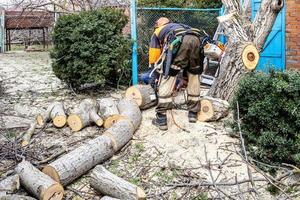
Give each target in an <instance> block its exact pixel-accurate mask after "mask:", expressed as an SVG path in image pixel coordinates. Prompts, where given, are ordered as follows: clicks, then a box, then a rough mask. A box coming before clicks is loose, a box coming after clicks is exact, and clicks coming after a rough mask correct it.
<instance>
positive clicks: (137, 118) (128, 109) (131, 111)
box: [117, 99, 142, 130]
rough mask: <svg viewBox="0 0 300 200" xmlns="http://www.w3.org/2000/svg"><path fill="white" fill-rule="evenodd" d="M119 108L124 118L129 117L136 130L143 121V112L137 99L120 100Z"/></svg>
mask: <svg viewBox="0 0 300 200" xmlns="http://www.w3.org/2000/svg"><path fill="white" fill-rule="evenodd" d="M117 107H118V110H119V112H120V115H121V116H122V117H123V119H128V120H129V121H130V122H131V124H132V125H133V127H134V130H136V129H137V128H138V127H139V126H140V124H141V121H142V113H141V111H140V108H139V106H138V105H137V104H136V102H135V101H133V100H130V99H122V100H120V101H119V103H118V105H117Z"/></svg>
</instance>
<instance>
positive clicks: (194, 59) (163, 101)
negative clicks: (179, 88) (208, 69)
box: [156, 35, 203, 114]
mask: <svg viewBox="0 0 300 200" xmlns="http://www.w3.org/2000/svg"><path fill="white" fill-rule="evenodd" d="M200 62H201V59H200V41H199V38H198V37H196V36H194V35H186V36H185V37H184V38H183V41H182V44H181V46H180V48H179V50H178V52H177V55H176V57H175V58H174V60H173V63H172V66H171V70H172V72H173V74H172V76H169V77H168V78H166V79H165V78H164V77H162V78H161V80H160V84H159V87H158V105H157V107H156V113H158V114H166V112H167V110H170V109H172V107H173V104H172V94H173V91H174V90H175V84H176V79H177V75H176V74H178V72H179V71H180V70H186V71H187V78H188V85H187V94H188V98H187V105H188V109H189V111H191V112H199V110H200V77H199V76H200V74H201V73H202V71H203V63H200ZM202 62H203V61H202ZM174 71H175V72H176V73H175V75H174Z"/></svg>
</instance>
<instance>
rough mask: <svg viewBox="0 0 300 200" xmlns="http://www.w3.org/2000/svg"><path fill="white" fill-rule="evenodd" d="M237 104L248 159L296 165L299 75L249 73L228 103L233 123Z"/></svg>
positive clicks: (298, 160)
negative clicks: (232, 112)
mask: <svg viewBox="0 0 300 200" xmlns="http://www.w3.org/2000/svg"><path fill="white" fill-rule="evenodd" d="M237 102H238V103H239V113H240V119H241V129H242V132H243V135H244V137H245V141H246V143H247V148H248V151H249V152H250V154H251V156H252V157H253V158H254V159H257V160H259V161H261V162H264V163H268V164H275V165H280V164H282V163H290V164H296V165H300V73H299V72H296V71H287V72H275V71H271V72H270V73H269V74H263V73H251V74H249V75H247V76H246V77H245V78H243V79H242V80H241V82H240V83H239V88H238V90H237V92H236V94H235V97H234V99H233V101H232V103H231V107H232V109H233V111H234V118H235V119H237V106H236V105H237ZM235 128H236V129H237V126H236V125H235Z"/></svg>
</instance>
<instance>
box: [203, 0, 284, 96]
mask: <svg viewBox="0 0 300 200" xmlns="http://www.w3.org/2000/svg"><path fill="white" fill-rule="evenodd" d="M222 2H223V5H224V6H225V10H226V13H225V15H223V16H220V17H218V20H219V23H220V24H221V26H222V27H224V33H225V35H226V36H227V37H226V38H227V40H228V42H227V44H226V49H225V52H224V56H223V58H222V60H221V63H220V76H219V77H218V78H217V79H216V80H215V82H214V84H213V85H212V87H211V89H210V90H209V92H208V95H209V96H212V97H214V98H220V99H223V100H227V101H228V100H230V99H232V96H233V94H234V92H235V88H236V86H237V85H238V83H239V81H240V79H241V78H243V77H244V75H245V74H247V73H248V72H250V71H253V70H255V68H256V66H257V64H258V62H259V53H260V52H261V51H262V49H263V47H264V44H265V42H266V40H267V37H268V35H269V33H270V32H271V30H272V27H273V24H274V22H275V20H276V17H277V15H278V13H279V12H280V11H281V9H282V7H283V6H284V1H283V0H262V2H261V6H260V9H259V10H258V12H257V14H256V17H255V20H254V22H251V21H250V17H249V16H247V12H245V11H244V9H243V8H242V6H241V5H240V0H222Z"/></svg>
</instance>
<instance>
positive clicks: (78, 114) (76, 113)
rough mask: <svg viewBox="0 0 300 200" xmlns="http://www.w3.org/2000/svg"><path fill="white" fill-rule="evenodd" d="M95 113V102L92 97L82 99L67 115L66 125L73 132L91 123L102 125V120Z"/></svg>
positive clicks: (96, 111)
mask: <svg viewBox="0 0 300 200" xmlns="http://www.w3.org/2000/svg"><path fill="white" fill-rule="evenodd" d="M97 113H98V106H97V102H96V101H94V100H92V99H84V100H83V101H82V102H81V103H80V104H79V106H78V107H76V108H74V110H73V112H72V113H71V114H70V115H69V117H68V119H67V122H68V125H69V126H70V128H71V129H72V131H74V132H77V131H80V130H81V129H83V128H84V127H86V126H88V125H90V124H91V123H95V124H96V125H97V126H102V124H103V120H102V118H101V117H100V116H99V115H98V114H97Z"/></svg>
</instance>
